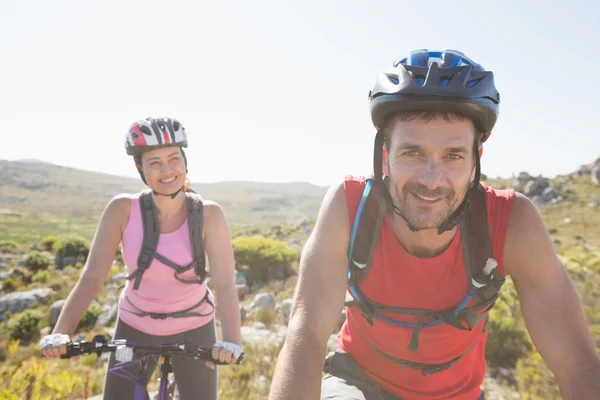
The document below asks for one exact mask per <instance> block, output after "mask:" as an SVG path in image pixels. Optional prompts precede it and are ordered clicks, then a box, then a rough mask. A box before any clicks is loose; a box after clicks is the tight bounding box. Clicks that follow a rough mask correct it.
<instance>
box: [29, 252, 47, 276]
mask: <svg viewBox="0 0 600 400" xmlns="http://www.w3.org/2000/svg"><path fill="white" fill-rule="evenodd" d="M23 261H24V263H25V266H26V267H27V268H29V269H30V270H31V271H33V272H37V271H42V270H46V269H48V267H49V266H50V265H51V264H52V259H50V257H49V256H48V255H47V254H46V253H42V252H39V251H31V252H29V253H27V255H26V256H25V258H24V259H23Z"/></svg>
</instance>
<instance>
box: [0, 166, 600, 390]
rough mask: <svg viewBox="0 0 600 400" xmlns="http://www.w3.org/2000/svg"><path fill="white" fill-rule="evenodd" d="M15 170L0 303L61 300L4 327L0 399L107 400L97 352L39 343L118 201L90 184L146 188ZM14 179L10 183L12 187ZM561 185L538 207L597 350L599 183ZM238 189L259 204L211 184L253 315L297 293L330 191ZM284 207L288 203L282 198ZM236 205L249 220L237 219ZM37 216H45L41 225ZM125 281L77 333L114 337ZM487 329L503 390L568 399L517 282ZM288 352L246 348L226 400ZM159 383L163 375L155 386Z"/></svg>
mask: <svg viewBox="0 0 600 400" xmlns="http://www.w3.org/2000/svg"><path fill="white" fill-rule="evenodd" d="M13 167H14V166H13ZM15 168H16V167H14V168H13V169H14V170H16V171H17V172H15V171H13V172H11V170H10V169H9V171H8V172H9V173H8V175H7V176H8V178H7V177H6V176H5V177H0V209H2V210H11V211H10V212H6V213H5V216H6V218H3V219H2V221H0V263H1V264H3V265H4V268H2V269H0V273H4V271H6V273H5V275H4V276H3V278H2V279H0V284H1V290H2V292H0V296H2V295H5V294H8V293H12V292H16V291H25V290H30V289H34V288H43V287H49V288H52V289H53V292H52V294H51V295H50V296H49V297H48V298H47V299H46V300H45V301H41V302H39V303H38V304H35V305H33V306H31V307H28V308H26V309H24V310H23V311H20V312H15V313H10V312H7V313H5V314H4V316H3V317H4V318H3V319H1V322H0V388H2V389H0V400H8V399H81V398H88V397H91V396H94V395H98V394H100V392H101V390H102V382H103V379H104V375H105V372H106V363H105V362H103V359H98V358H97V357H96V356H95V355H92V356H87V357H82V358H81V359H80V360H79V361H78V362H70V361H68V360H46V359H41V358H40V355H39V351H38V350H37V340H38V339H39V337H40V335H42V334H43V333H42V332H43V331H44V330H45V331H46V332H47V330H48V328H49V326H50V325H49V324H50V322H49V321H50V314H51V304H52V303H53V302H55V301H56V300H61V299H64V298H66V296H67V295H68V293H69V291H70V290H71V288H72V287H73V285H74V284H75V282H76V280H77V279H78V277H79V273H80V270H81V267H82V265H83V263H84V262H85V260H86V258H87V253H88V252H89V244H90V241H91V239H92V236H93V232H94V229H95V227H96V224H97V220H98V218H99V213H100V212H101V209H102V207H103V206H104V205H105V203H106V201H107V200H108V198H109V197H110V196H108V195H107V194H106V193H102V191H100V190H99V189H97V188H96V187H95V186H93V185H91V184H88V183H89V182H95V184H98V182H103V183H102V184H105V185H107V186H106V187H108V188H111V189H110V190H109V191H111V193H112V192H114V193H117V192H119V191H127V190H122V189H125V187H129V188H130V189H129V190H130V191H133V190H135V189H136V188H137V187H136V184H135V182H134V181H129V180H126V179H123V180H122V181H121V180H119V179H120V178H114V177H107V176H103V175H99V174H91V175H89V174H88V175H86V174H87V173H84V172H81V171H76V170H70V169H61V168H62V167H56V168H57V170H55V171H54V172H55V173H56V174H58V175H57V176H60V177H61V178H60V179H59V178H56V179H55V178H52V176H51V175H44V174H42V175H40V177H41V178H39V179H38V180H36V179H37V178H36V179H34V178H33V176H34V174H35V173H34V172H32V171H37V170H35V168H34V167H32V166H28V167H27V168H29V169H27V168H25V169H24V170H23V171H21V172H18V169H15ZM46 168H50V169H51V168H54V167H46ZM38 172H39V171H38ZM11 173H12V175H11ZM61 174H62V175H61ZM10 176H12V178H10ZM19 177H20V178H19ZM44 177H45V178H44ZM69 177H72V179H75V180H74V181H73V182H74V183H71V181H69V179H70V178H69ZM84 178H85V179H84ZM3 179H4V181H2V180H3ZM10 179H12V181H10V182H8V183H7V181H8V180H10ZM536 179H542V178H539V177H538V178H536ZM59 181H60V182H61V184H62V185H66V186H67V187H65V188H64V190H65V191H66V193H67V195H63V194H61V197H63V198H64V197H69V196H71V197H73V198H69V199H66V200H65V201H66V202H68V203H69V202H72V203H73V204H75V203H77V204H79V205H82V204H83V205H85V207H87V212H84V211H83V208H82V207H80V208H79V211H77V212H75V213H74V214H73V215H71V216H69V215H67V214H65V213H64V212H63V211H64V210H60V211H59V210H58V208H59V207H53V206H52V204H53V203H52V199H55V198H58V197H57V196H56V197H53V196H55V194H53V193H54V192H53V191H55V190H56V185H58V183H56V182H59ZM510 181H511V180H495V181H489V182H488V184H490V185H492V186H494V187H502V186H503V185H504V186H505V187H508V186H510V184H511V182H510ZM19 182H21V183H19ZM23 182H27V185H29V186H31V185H34V183H35V185H41V186H39V187H37V186H36V188H35V189H28V188H26V187H23V186H27V185H23V184H22V183H23ZM32 182H33V183H32ZM36 182H37V183H36ZM86 182H88V183H86ZM111 182H112V183H111ZM117 182H119V183H117ZM552 182H553V184H554V185H555V187H556V189H557V190H558V192H559V193H561V194H562V195H564V199H563V200H562V201H559V202H556V203H548V204H546V205H544V206H541V207H540V211H541V214H542V216H543V218H544V221H545V222H546V224H547V226H548V230H549V232H550V234H551V236H552V239H553V241H554V244H555V247H556V249H557V252H558V255H559V258H560V260H561V262H562V263H563V265H564V266H565V269H566V271H567V272H568V274H569V275H570V276H571V278H572V279H573V281H574V284H575V286H576V288H577V290H578V293H579V295H580V298H581V301H582V304H583V307H584V311H585V313H586V317H587V321H588V325H589V327H590V330H591V332H592V334H593V336H594V339H595V341H596V346H597V347H598V348H599V349H600V213H599V212H598V210H599V209H600V207H593V206H592V203H594V202H596V201H599V200H600V187H599V186H598V185H594V184H592V182H591V179H589V176H577V175H573V176H566V177H557V178H554V179H552ZM79 184H80V185H84V186H82V188H85V190H79V191H78V192H74V191H75V190H76V188H77V185H79ZM238 184H239V185H241V186H244V185H246V186H244V190H246V189H247V190H248V193H250V194H249V195H248V197H249V198H250V199H251V200H248V198H246V197H245V195H244V196H241V195H238V194H237V192H235V191H234V189H232V188H233V187H235V185H234V184H232V185H231V186H227V185H224V184H215V185H212V186H211V185H207V186H204V187H205V188H207V192H210V190H213V191H214V192H213V193H220V195H221V196H222V197H221V199H220V200H221V201H220V202H221V204H222V205H223V208H224V209H225V211H226V212H227V213H228V214H229V216H228V220H230V221H232V222H231V226H232V228H231V230H232V237H233V249H234V255H235V259H236V268H237V269H238V270H239V271H241V272H242V273H243V275H244V277H245V278H246V281H247V284H248V289H247V291H248V294H246V295H245V296H243V297H242V299H243V302H244V303H246V304H245V305H244V306H245V307H248V303H249V302H250V301H252V299H253V298H254V296H255V295H256V294H258V293H271V294H273V296H274V297H275V299H276V301H277V303H278V304H281V303H282V302H283V300H285V299H289V298H291V297H292V295H293V289H294V285H295V283H296V281H297V267H298V257H299V251H300V250H301V248H302V246H303V244H304V242H305V240H306V238H307V236H308V235H309V234H310V231H311V229H312V224H313V222H312V221H311V219H312V218H313V217H314V216H315V215H316V209H317V208H318V204H319V203H320V201H321V196H322V193H323V192H322V191H320V190H314V191H311V190H309V189H310V188H308V187H304V189H303V191H304V194H303V193H301V192H302V191H300V192H297V191H294V189H292V188H290V187H287V188H286V189H285V190H287V192H285V193H286V194H285V195H282V194H281V193H279V194H277V189H276V187H275V186H266V189H264V193H263V192H261V189H260V188H261V186H260V185H259V184H254V185H253V184H244V183H238ZM35 185H34V186H35ZM43 185H46V186H43ZM8 186H10V187H11V188H12V189H11V191H10V193H11V196H13V197H11V198H8V199H6V198H4V195H5V194H7V193H9V191H8V190H7V189H6V188H7V187H8ZM138 186H139V185H138ZM131 187H133V189H131ZM204 187H201V188H200V189H198V191H199V192H200V193H202V194H203V195H204V196H206V197H208V198H211V199H214V198H215V197H216V196H215V197H213V196H212V195H207V193H204V192H203V189H204ZM282 187H283V186H282ZM13 189H14V190H13ZM313 189H314V187H313ZM44 190H47V191H46V192H44ZM39 191H41V192H44V197H45V198H46V199H47V204H49V209H50V211H49V212H48V211H44V212H42V210H45V208H43V207H40V206H36V205H35V204H37V203H36V202H38V201H39V199H37V197H36V196H37V194H35V193H37V192H39ZM261 193H262V194H261ZM15 196H16V197H18V196H21V198H22V199H24V198H27V199H28V201H23V200H21V201H16V200H15V199H14V197H15ZM77 196H78V197H77ZM240 197H244V199H243V200H241V199H240ZM276 198H278V199H279V200H277V201H275V200H273V199H276ZM19 204H21V205H19ZM26 204H29V206H27V205H26ZM238 204H239V207H238ZM67 205H68V204H67ZM252 207H255V211H253V213H254V214H253V215H254V216H253V218H254V219H245V217H244V214H245V212H246V211H247V210H250V209H252ZM261 207H262V208H261ZM237 208H240V209H245V210H246V211H239V210H238V211H236V209H237ZM290 210H294V211H292V212H290V214H289V215H291V217H289V218H288V219H287V220H285V221H284V220H278V221H277V222H275V223H274V222H273V221H276V220H277V218H279V217H278V216H279V215H280V213H288V212H289V211H290ZM34 215H35V216H37V217H35V218H34V217H33V216H34ZM231 215H234V216H235V217H231ZM282 221H284V222H282ZM68 256H72V257H75V258H76V262H75V264H74V265H71V266H68V267H65V268H64V269H61V268H62V266H57V265H55V262H54V260H53V258H54V257H59V258H63V257H68ZM121 272H123V260H122V256H121V253H120V251H119V252H118V254H117V257H116V260H115V265H113V267H112V268H111V270H110V273H109V277H108V278H107V282H106V285H105V287H104V288H103V289H102V291H101V292H100V293H99V294H98V296H97V298H96V301H94V303H93V304H92V305H91V306H90V307H89V308H88V310H87V311H86V313H85V315H84V317H83V318H82V320H81V322H80V324H79V326H78V328H77V331H78V333H79V334H80V335H82V337H83V336H84V337H86V338H88V339H91V337H93V336H94V335H96V334H107V335H110V329H111V328H110V325H109V326H106V327H100V326H97V321H98V318H99V316H100V315H101V313H102V311H103V310H102V308H101V307H100V306H99V304H105V303H106V302H107V301H109V300H110V299H111V298H115V297H116V295H117V294H116V293H117V289H118V287H119V286H120V285H121V284H122V283H119V282H115V281H114V280H115V279H117V278H118V275H119V274H120V273H121ZM258 322H260V323H262V324H264V325H265V326H266V328H267V330H270V331H276V330H277V329H278V327H280V326H281V325H283V324H284V321H283V316H282V308H281V307H280V306H279V305H278V306H277V307H275V308H270V307H265V308H260V309H258V310H257V311H256V312H252V313H251V314H250V315H249V316H248V317H246V318H244V321H243V324H244V325H245V326H247V327H250V326H252V325H253V324H255V323H258ZM488 332H489V334H488V339H487V344H486V346H487V347H486V354H487V364H488V376H489V378H490V379H492V378H493V379H494V382H496V384H497V386H498V387H499V388H500V389H501V390H506V391H507V392H508V393H516V394H518V395H519V396H520V398H521V399H528V400H539V399H560V398H561V397H560V392H559V390H558V386H557V385H556V382H555V380H554V377H553V375H552V374H551V372H550V371H549V369H548V367H547V366H546V364H545V363H544V361H543V360H542V359H541V357H540V356H539V354H538V352H537V351H536V349H535V346H534V345H533V343H532V341H531V338H530V337H529V334H528V333H527V329H526V327H525V324H524V321H523V317H522V315H521V310H520V304H519V300H518V297H517V296H516V291H515V287H514V285H513V283H512V282H511V281H510V279H508V280H507V282H506V284H505V285H504V287H503V290H502V293H501V295H500V297H499V299H498V301H497V303H496V307H494V309H493V310H492V311H491V312H490V323H489V326H488ZM280 348H281V342H279V341H265V342H264V343H257V342H250V341H246V342H245V344H244V350H245V351H246V358H245V362H244V363H242V365H239V366H227V367H223V368H221V369H220V372H219V379H220V380H219V398H223V399H233V400H237V399H265V398H266V397H267V394H268V391H269V387H270V382H271V379H272V376H273V369H274V366H275V360H276V359H277V355H278V354H279V350H280ZM599 351H600V350H599ZM157 374H158V371H156V372H155V377H156V376H157ZM486 382H487V381H486ZM486 384H487V383H486ZM150 388H151V389H156V388H157V382H156V380H153V381H152V383H151V385H150ZM494 390H496V389H494ZM507 396H509V395H507ZM490 397H491V396H490Z"/></svg>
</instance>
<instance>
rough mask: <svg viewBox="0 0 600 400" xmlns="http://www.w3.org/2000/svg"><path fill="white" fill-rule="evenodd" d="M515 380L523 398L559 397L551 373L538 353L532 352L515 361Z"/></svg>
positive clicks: (558, 391) (532, 399)
mask: <svg viewBox="0 0 600 400" xmlns="http://www.w3.org/2000/svg"><path fill="white" fill-rule="evenodd" d="M516 375H517V382H518V384H519V393H520V395H521V399H523V400H546V399H560V398H561V394H560V390H559V387H558V384H557V383H556V380H555V378H554V376H553V374H552V373H551V372H550V369H549V368H548V367H547V365H546V363H545V362H544V360H543V359H542V357H541V356H540V354H539V353H537V352H532V353H531V355H530V356H529V357H527V358H524V359H522V360H520V361H519V362H518V363H517V370H516Z"/></svg>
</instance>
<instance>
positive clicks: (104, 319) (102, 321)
mask: <svg viewBox="0 0 600 400" xmlns="http://www.w3.org/2000/svg"><path fill="white" fill-rule="evenodd" d="M110 303H113V304H110ZM118 312H119V305H118V304H117V303H116V302H109V304H104V305H103V306H102V314H100V316H99V317H98V319H97V320H96V327H99V326H106V325H108V324H109V323H111V322H112V321H113V320H114V319H115V318H117V314H118Z"/></svg>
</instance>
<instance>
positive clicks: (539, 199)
mask: <svg viewBox="0 0 600 400" xmlns="http://www.w3.org/2000/svg"><path fill="white" fill-rule="evenodd" d="M531 201H532V202H533V203H534V204H535V205H537V206H538V207H542V206H543V205H544V204H546V200H544V198H543V197H542V196H540V195H536V196H533V197H532V198H531Z"/></svg>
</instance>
